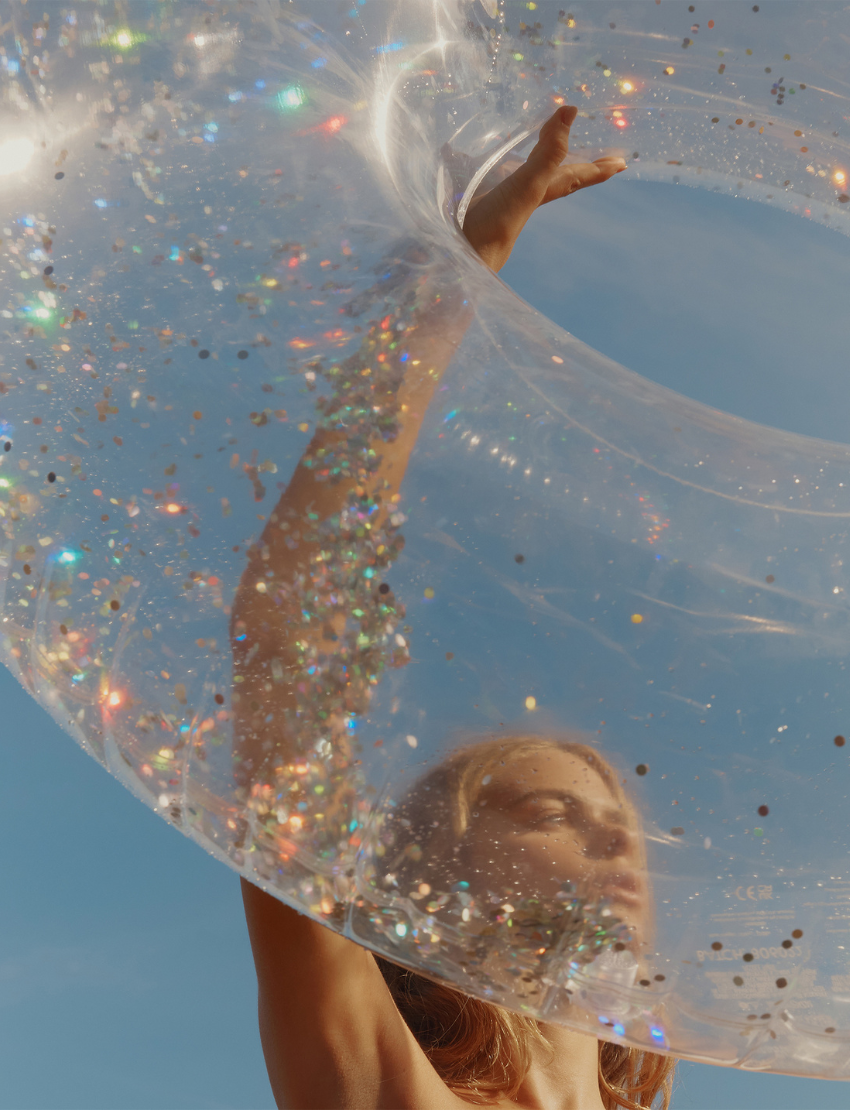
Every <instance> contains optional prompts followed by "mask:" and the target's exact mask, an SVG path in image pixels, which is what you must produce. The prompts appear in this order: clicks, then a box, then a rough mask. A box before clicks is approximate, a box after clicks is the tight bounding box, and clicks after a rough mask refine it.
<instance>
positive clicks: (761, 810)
mask: <svg viewBox="0 0 850 1110" xmlns="http://www.w3.org/2000/svg"><path fill="white" fill-rule="evenodd" d="M768 813H770V810H769V809H768V807H767V806H759V817H767V815H768Z"/></svg>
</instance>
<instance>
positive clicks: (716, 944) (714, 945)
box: [711, 940, 723, 952]
mask: <svg viewBox="0 0 850 1110" xmlns="http://www.w3.org/2000/svg"><path fill="white" fill-rule="evenodd" d="M722 947H723V945H722V944H721V943H720V941H719V940H714V941H712V942H711V948H712V951H714V952H719V951H720V949H721V948H722Z"/></svg>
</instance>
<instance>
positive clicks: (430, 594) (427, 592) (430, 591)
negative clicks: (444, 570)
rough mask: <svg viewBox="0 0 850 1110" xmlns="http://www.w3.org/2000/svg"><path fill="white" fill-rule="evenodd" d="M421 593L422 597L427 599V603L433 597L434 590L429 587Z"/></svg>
mask: <svg viewBox="0 0 850 1110" xmlns="http://www.w3.org/2000/svg"><path fill="white" fill-rule="evenodd" d="M422 592H423V594H424V596H425V597H427V598H428V600H429V601H430V600H431V598H432V597H433V596H434V590H433V589H432V587H431V586H426V587H425V589H424V590H423V591H422Z"/></svg>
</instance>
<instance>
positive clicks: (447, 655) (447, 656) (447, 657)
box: [446, 651, 455, 663]
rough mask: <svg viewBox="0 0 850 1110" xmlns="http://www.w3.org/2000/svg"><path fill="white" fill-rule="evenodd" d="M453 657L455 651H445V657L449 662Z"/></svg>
mask: <svg viewBox="0 0 850 1110" xmlns="http://www.w3.org/2000/svg"><path fill="white" fill-rule="evenodd" d="M454 657H455V653H454V652H453V651H447V652H446V659H448V661H449V662H450V663H451V661H452V659H454Z"/></svg>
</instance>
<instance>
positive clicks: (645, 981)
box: [639, 979, 651, 987]
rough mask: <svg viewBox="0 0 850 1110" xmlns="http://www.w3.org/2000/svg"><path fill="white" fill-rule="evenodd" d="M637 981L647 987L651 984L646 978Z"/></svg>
mask: <svg viewBox="0 0 850 1110" xmlns="http://www.w3.org/2000/svg"><path fill="white" fill-rule="evenodd" d="M639 982H640V985H641V986H642V987H648V986H650V985H651V984H650V982H649V980H648V979H640V980H639Z"/></svg>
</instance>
